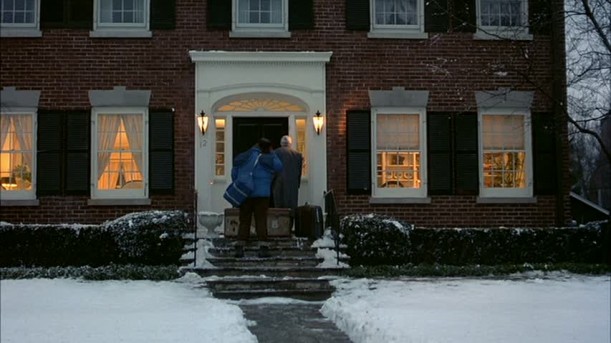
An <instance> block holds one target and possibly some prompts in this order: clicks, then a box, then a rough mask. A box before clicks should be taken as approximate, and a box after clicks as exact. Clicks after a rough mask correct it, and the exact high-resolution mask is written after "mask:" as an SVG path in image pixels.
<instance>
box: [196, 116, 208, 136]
mask: <svg viewBox="0 0 611 343" xmlns="http://www.w3.org/2000/svg"><path fill="white" fill-rule="evenodd" d="M197 125H198V126H199V130H200V131H201V132H202V136H203V135H205V134H206V130H208V116H207V115H206V113H205V112H204V111H201V112H200V113H199V115H198V117H197Z"/></svg>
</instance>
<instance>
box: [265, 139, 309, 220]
mask: <svg viewBox="0 0 611 343" xmlns="http://www.w3.org/2000/svg"><path fill="white" fill-rule="evenodd" d="M274 153H275V154H276V155H278V157H279V158H280V161H282V166H283V168H282V171H281V172H280V173H277V174H276V177H275V179H274V182H273V185H272V192H273V197H274V207H280V208H292V209H295V208H297V201H298V199H299V186H300V185H301V168H302V166H303V155H301V153H300V152H298V151H296V150H294V149H291V148H289V147H281V148H278V149H276V150H274Z"/></svg>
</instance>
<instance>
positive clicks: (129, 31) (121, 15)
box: [91, 0, 151, 37]
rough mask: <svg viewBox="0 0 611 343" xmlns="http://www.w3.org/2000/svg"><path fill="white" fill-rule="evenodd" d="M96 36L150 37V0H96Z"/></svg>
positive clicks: (93, 33)
mask: <svg viewBox="0 0 611 343" xmlns="http://www.w3.org/2000/svg"><path fill="white" fill-rule="evenodd" d="M95 10H96V21H95V26H94V32H92V33H91V35H92V36H94V37H150V36H151V33H150V31H149V0H95Z"/></svg>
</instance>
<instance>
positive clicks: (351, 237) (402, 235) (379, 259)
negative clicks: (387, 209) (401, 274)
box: [340, 214, 413, 265]
mask: <svg viewBox="0 0 611 343" xmlns="http://www.w3.org/2000/svg"><path fill="white" fill-rule="evenodd" d="M340 228H341V232H342V234H343V237H344V238H343V243H344V244H346V253H347V254H348V255H349V256H350V264H351V265H383V264H390V265H392V264H403V263H406V262H407V261H408V258H409V253H410V232H411V230H412V228H413V227H412V225H409V224H405V223H402V222H400V221H398V220H396V219H393V218H391V217H387V216H382V215H377V214H368V215H360V214H355V215H348V216H345V217H343V218H342V219H341V221H340Z"/></svg>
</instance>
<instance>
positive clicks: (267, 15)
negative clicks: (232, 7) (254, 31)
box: [238, 0, 284, 24]
mask: <svg viewBox="0 0 611 343" xmlns="http://www.w3.org/2000/svg"><path fill="white" fill-rule="evenodd" d="M283 1H284V0H239V1H238V23H241V24H282V11H283V10H282V4H283Z"/></svg>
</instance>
